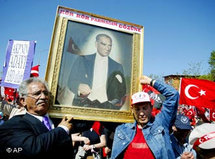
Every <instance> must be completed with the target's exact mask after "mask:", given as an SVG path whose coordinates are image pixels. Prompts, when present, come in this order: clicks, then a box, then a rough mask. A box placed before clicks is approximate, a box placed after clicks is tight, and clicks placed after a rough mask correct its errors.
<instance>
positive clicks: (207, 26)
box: [0, 0, 215, 77]
mask: <svg viewBox="0 0 215 159" xmlns="http://www.w3.org/2000/svg"><path fill="white" fill-rule="evenodd" d="M58 5H62V6H65V7H69V8H74V9H77V10H82V11H86V12H90V13H95V14H98V15H103V16H106V17H111V18H115V19H120V20H123V21H128V22H132V23H135V24H139V25H142V26H144V32H145V34H144V61H143V62H144V66H143V73H144V74H146V75H150V74H153V75H158V76H160V75H164V76H165V75H170V74H176V73H182V72H183V70H186V69H188V68H189V64H192V63H198V62H200V63H201V66H202V68H201V73H202V74H204V73H207V72H208V69H209V65H208V60H209V58H210V53H211V51H213V50H215V9H214V8H215V0H132V1H130V0H0V72H2V67H3V62H4V60H5V55H6V47H7V43H8V40H9V39H14V40H36V41H37V46H36V53H35V58H34V65H37V64H40V65H41V67H40V76H41V77H44V75H45V69H46V64H47V58H48V52H49V47H50V41H51V36H52V31H53V25H54V20H55V15H56V9H57V6H58Z"/></svg>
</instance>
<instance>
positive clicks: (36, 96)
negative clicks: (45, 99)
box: [27, 91, 49, 99]
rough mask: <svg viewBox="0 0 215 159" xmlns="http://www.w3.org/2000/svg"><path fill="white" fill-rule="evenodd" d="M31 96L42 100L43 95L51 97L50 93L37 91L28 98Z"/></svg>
mask: <svg viewBox="0 0 215 159" xmlns="http://www.w3.org/2000/svg"><path fill="white" fill-rule="evenodd" d="M29 94H30V95H31V97H33V98H36V99H38V98H40V97H41V96H42V94H44V96H49V92H48V91H37V92H33V93H28V94H27V96H29Z"/></svg>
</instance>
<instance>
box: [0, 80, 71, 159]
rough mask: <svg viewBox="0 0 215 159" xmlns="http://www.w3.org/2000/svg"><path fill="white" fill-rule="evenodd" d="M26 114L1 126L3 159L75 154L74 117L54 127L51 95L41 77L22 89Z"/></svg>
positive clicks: (0, 136)
mask: <svg viewBox="0 0 215 159" xmlns="http://www.w3.org/2000/svg"><path fill="white" fill-rule="evenodd" d="M19 94H20V98H21V102H22V104H23V105H24V106H25V107H26V109H27V113H26V114H25V115H17V116H14V117H13V118H11V119H10V120H8V121H6V122H5V123H4V124H3V125H1V126H0V157H1V158H4V159H5V158H16V159H17V158H21V159H23V158H24V159H25V158H45V157H47V158H50V156H57V155H59V156H60V155H71V154H72V152H73V147H72V141H71V136H70V130H71V129H72V124H71V120H72V117H64V118H63V119H62V121H61V122H60V124H59V125H58V126H57V127H56V128H54V125H53V123H52V122H51V120H50V118H49V116H48V114H47V112H48V109H49V106H50V105H49V100H50V93H49V91H48V86H47V84H46V82H44V81H42V80H40V79H38V78H30V79H27V80H25V81H23V82H22V83H21V85H20V87H19Z"/></svg>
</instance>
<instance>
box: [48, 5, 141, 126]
mask: <svg viewBox="0 0 215 159" xmlns="http://www.w3.org/2000/svg"><path fill="white" fill-rule="evenodd" d="M143 35H144V30H143V26H140V25H137V24H132V23H129V22H124V21H120V20H116V19H113V18H108V17H104V16H100V15H95V14H92V13H87V12H83V11H79V10H75V9H70V8H65V7H62V6H59V7H58V8H57V13H56V19H55V24H54V29H53V35H52V40H51V46H50V51H49V57H48V64H47V68H46V75H45V79H46V81H47V82H48V84H49V86H50V91H51V93H52V95H53V104H52V106H51V108H50V112H49V113H50V115H51V116H53V117H56V118H58V117H62V116H64V115H71V116H73V117H74V118H75V119H83V120H97V121H108V122H132V121H133V116H132V113H131V110H130V96H131V94H133V93H135V92H137V91H139V90H140V89H141V86H140V84H139V77H140V76H141V74H142V69H143Z"/></svg>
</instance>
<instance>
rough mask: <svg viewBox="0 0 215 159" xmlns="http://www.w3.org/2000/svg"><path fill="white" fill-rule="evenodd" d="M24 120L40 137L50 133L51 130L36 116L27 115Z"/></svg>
mask: <svg viewBox="0 0 215 159" xmlns="http://www.w3.org/2000/svg"><path fill="white" fill-rule="evenodd" d="M23 119H24V120H26V121H27V122H28V123H29V124H31V127H32V128H33V129H34V132H35V133H36V134H37V135H39V134H41V133H45V132H48V131H49V130H48V129H47V128H46V126H45V125H44V124H43V123H42V122H41V121H40V120H39V119H37V118H35V117H34V116H32V115H30V114H28V113H26V114H25V116H24V117H23Z"/></svg>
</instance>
